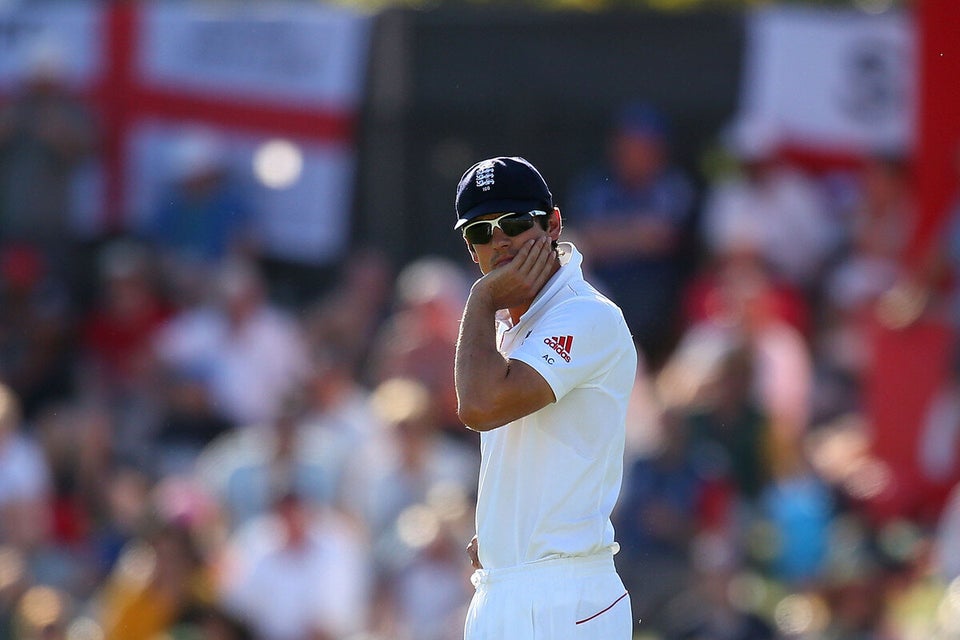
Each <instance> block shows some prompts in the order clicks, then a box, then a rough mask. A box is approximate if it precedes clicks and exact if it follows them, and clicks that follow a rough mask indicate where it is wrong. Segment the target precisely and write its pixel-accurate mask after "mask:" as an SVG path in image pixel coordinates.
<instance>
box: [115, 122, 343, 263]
mask: <svg viewBox="0 0 960 640" xmlns="http://www.w3.org/2000/svg"><path fill="white" fill-rule="evenodd" d="M194 142H197V143H199V144H195V145H193V149H194V150H193V151H189V152H188V153H187V154H184V153H183V151H182V150H183V149H184V148H185V145H191V144H193V143H194ZM271 149H279V150H278V151H274V152H273V157H272V158H267V159H266V166H264V163H263V162H260V163H259V164H258V160H259V159H260V158H261V157H262V155H260V154H263V153H267V154H270V153H271ZM127 156H128V157H129V158H130V159H131V165H130V171H131V174H132V175H133V178H134V179H133V180H131V182H130V184H129V187H128V189H127V193H126V199H127V201H128V203H129V208H130V210H131V211H133V212H135V213H134V219H133V220H132V221H131V226H132V227H133V228H136V229H141V230H145V229H147V228H148V227H149V225H150V223H151V219H152V216H153V215H155V214H156V211H157V210H158V207H159V205H160V204H161V197H163V194H164V190H165V189H166V188H167V187H168V185H169V184H170V183H171V182H172V181H174V180H176V179H177V177H178V176H180V175H182V173H183V172H184V171H188V170H190V168H191V167H190V166H189V165H194V166H196V165H197V164H201V163H213V164H216V165H218V166H221V167H222V168H223V169H225V170H226V171H227V172H228V173H229V174H230V176H231V178H232V181H233V182H234V183H235V184H236V185H237V186H238V187H239V188H240V190H241V193H242V194H243V197H244V202H246V203H247V204H248V205H249V208H250V210H251V211H252V212H253V213H254V215H255V217H256V221H255V226H256V227H257V229H258V231H259V233H258V236H259V239H260V241H261V242H262V248H263V249H264V250H265V251H266V252H267V253H268V254H269V255H273V256H277V257H281V258H284V259H289V260H295V261H298V262H304V263H323V262H326V261H328V260H332V259H335V258H336V257H337V256H338V255H339V254H340V252H342V251H343V249H344V248H345V247H346V246H347V242H348V240H349V232H350V215H349V213H350V210H351V204H352V203H351V196H352V186H353V173H354V152H353V150H352V149H349V148H345V147H343V146H336V145H334V146H331V145H326V144H322V143H317V142H311V141H291V140H285V139H271V138H270V137H269V136H254V135H250V134H245V133H242V132H238V131H231V130H229V129H223V128H215V127H202V128H197V127H184V126H183V125H182V124H172V123H169V122H160V121H152V120H146V121H142V122H141V123H140V124H138V125H137V126H136V127H135V128H134V129H133V131H132V132H131V136H130V138H129V147H128V149H127ZM188 156H189V157H188ZM265 171H266V173H265Z"/></svg>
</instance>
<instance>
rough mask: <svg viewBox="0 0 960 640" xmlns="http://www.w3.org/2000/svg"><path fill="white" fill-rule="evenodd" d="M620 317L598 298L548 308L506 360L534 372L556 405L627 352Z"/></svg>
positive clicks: (617, 311) (626, 339) (628, 344)
mask: <svg viewBox="0 0 960 640" xmlns="http://www.w3.org/2000/svg"><path fill="white" fill-rule="evenodd" d="M632 344H633V343H632V342H631V340H630V335H629V332H628V331H627V329H626V326H625V324H624V321H623V316H622V314H621V313H620V312H619V310H618V309H617V308H616V307H614V306H613V305H611V304H609V303H606V302H604V301H601V300H597V299H587V300H585V299H577V300H571V301H569V302H566V303H564V304H562V305H559V306H557V307H556V308H554V309H551V310H550V311H549V312H548V313H547V314H546V315H544V317H542V318H540V319H538V321H537V322H536V327H535V328H534V329H533V330H532V331H531V332H530V334H529V335H528V336H526V338H525V339H524V341H523V344H522V345H520V346H519V347H518V348H517V349H515V350H514V351H513V352H512V353H511V354H510V358H511V359H513V360H519V361H521V362H523V363H525V364H527V365H529V366H531V367H533V368H534V369H535V370H536V371H537V372H538V373H539V374H540V375H541V376H543V378H544V380H546V381H547V384H549V385H550V387H551V389H553V394H554V396H555V397H556V399H557V400H559V399H560V398H562V397H563V396H565V395H566V394H567V393H569V392H570V391H571V390H572V389H574V388H575V387H578V386H582V385H584V384H590V383H591V381H592V380H599V379H600V378H601V377H602V376H603V374H604V373H605V372H606V371H608V370H609V369H610V368H611V367H612V366H613V365H614V363H616V362H617V361H618V360H619V359H620V358H622V357H623V356H624V352H625V349H626V348H627V347H628V346H629V347H630V348H632Z"/></svg>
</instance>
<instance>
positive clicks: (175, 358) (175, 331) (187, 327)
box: [154, 260, 308, 427]
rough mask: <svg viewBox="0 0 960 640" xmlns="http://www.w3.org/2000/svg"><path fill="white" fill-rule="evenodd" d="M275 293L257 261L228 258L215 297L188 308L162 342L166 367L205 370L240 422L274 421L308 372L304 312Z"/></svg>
mask: <svg viewBox="0 0 960 640" xmlns="http://www.w3.org/2000/svg"><path fill="white" fill-rule="evenodd" d="M267 294H268V290H267V285H266V282H265V281H264V279H263V277H262V276H261V274H260V272H259V270H258V269H257V267H256V265H255V264H253V263H251V262H246V261H232V260H231V261H227V262H226V263H224V264H223V265H222V266H221V267H219V269H218V270H217V274H216V278H215V281H214V292H213V300H212V301H211V302H210V303H209V304H205V305H201V306H198V307H195V308H188V309H185V310H183V311H180V312H179V313H178V314H176V315H175V316H174V317H173V318H172V319H171V320H170V321H169V322H167V324H166V325H164V326H163V327H162V328H161V329H160V331H159V332H158V334H157V339H156V341H155V343H154V349H155V351H154V353H155V356H156V357H157V359H158V361H159V363H160V365H161V366H162V367H163V368H166V369H169V370H173V371H191V372H195V373H197V374H199V375H202V376H203V379H204V380H205V381H206V383H207V385H208V386H209V391H210V395H211V398H212V400H213V403H214V405H215V406H217V407H218V409H219V411H220V412H221V413H222V415H224V416H225V417H226V418H227V419H229V420H230V421H231V422H232V423H233V424H235V425H237V426H242V427H246V426H250V425H256V424H264V423H267V422H269V421H270V420H272V419H273V418H274V417H275V416H276V415H277V411H278V410H279V409H280V406H281V403H282V402H283V400H284V398H285V397H286V396H287V394H289V393H290V392H291V391H292V390H293V389H296V388H297V387H298V386H299V385H300V384H302V382H303V380H304V377H305V375H306V373H307V368H308V351H307V348H306V341H305V338H304V336H303V332H302V330H301V327H300V325H299V323H298V320H297V318H296V317H295V316H294V315H292V314H291V313H289V312H287V311H285V310H283V309H281V308H280V307H277V306H275V305H273V304H272V303H271V302H270V300H269V299H268V297H267Z"/></svg>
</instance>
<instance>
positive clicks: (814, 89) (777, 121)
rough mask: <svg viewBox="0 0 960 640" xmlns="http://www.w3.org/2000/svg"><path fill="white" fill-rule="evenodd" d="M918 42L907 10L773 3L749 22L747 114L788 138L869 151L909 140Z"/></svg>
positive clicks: (812, 144) (743, 97) (744, 101)
mask: <svg viewBox="0 0 960 640" xmlns="http://www.w3.org/2000/svg"><path fill="white" fill-rule="evenodd" d="M915 56H916V52H915V41H914V34H913V27H912V23H911V21H910V20H909V18H908V17H907V16H905V15H903V14H900V13H895V12H887V13H884V14H881V15H870V14H866V13H863V12H858V11H846V10H829V9H817V8H807V7H785V6H778V7H771V8H769V9H763V10H759V11H756V12H754V13H753V14H751V15H750V17H749V19H748V24H747V49H746V51H745V63H744V72H743V73H744V75H743V86H742V95H741V111H742V114H741V115H742V116H744V117H749V118H752V119H755V120H759V121H764V122H768V123H772V124H774V125H775V126H776V127H777V128H778V129H779V131H780V133H781V135H782V136H784V137H785V138H786V142H787V143H788V144H796V145H800V146H804V147H811V148H817V147H823V148H826V149H829V150H837V149H842V148H848V149H850V150H868V149H877V148H903V147H907V146H909V145H910V144H911V143H912V135H913V134H912V130H913V114H914V110H915V99H916V98H915V94H916V89H915V86H914V85H915V84H916V80H915V77H916V73H915V68H916V67H915Z"/></svg>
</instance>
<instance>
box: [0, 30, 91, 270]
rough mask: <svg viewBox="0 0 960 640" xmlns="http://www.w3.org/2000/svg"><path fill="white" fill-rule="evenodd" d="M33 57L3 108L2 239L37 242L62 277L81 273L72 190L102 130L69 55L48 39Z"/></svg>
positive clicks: (0, 125)
mask: <svg viewBox="0 0 960 640" xmlns="http://www.w3.org/2000/svg"><path fill="white" fill-rule="evenodd" d="M28 58H29V59H28V61H27V67H26V70H25V77H24V78H23V79H22V82H21V84H20V86H19V87H17V88H16V89H15V94H14V96H13V98H12V99H11V100H10V101H9V102H8V103H7V104H6V105H5V106H4V107H3V108H2V110H0V244H7V243H12V242H17V243H30V244H33V245H34V246H36V247H37V248H38V249H39V250H40V251H41V253H42V255H43V257H44V259H45V260H48V261H51V262H50V264H51V265H54V270H55V271H57V272H58V273H59V274H60V275H61V276H75V275H76V274H74V273H70V271H69V269H70V268H71V267H72V266H73V265H72V264H71V262H70V260H69V257H70V256H71V255H72V250H71V249H72V245H71V241H72V228H71V219H70V218H71V213H72V204H73V203H72V202H71V189H72V187H73V183H74V179H75V178H76V175H77V170H78V169H79V168H80V167H81V165H82V163H83V162H84V160H86V159H88V158H89V157H90V156H91V154H92V153H93V151H94V149H95V147H96V145H97V142H98V136H99V133H98V132H97V130H96V127H95V125H94V120H93V117H92V115H91V113H90V111H89V109H88V108H87V107H86V106H85V105H84V104H83V103H82V102H81V101H80V100H79V99H78V98H77V97H76V96H74V95H72V93H71V92H70V90H69V88H68V86H67V84H66V82H65V75H64V72H65V70H66V65H67V64H68V60H67V59H66V52H65V51H62V50H61V49H60V48H59V46H58V45H57V44H56V43H53V42H50V41H41V42H38V43H37V44H36V45H35V47H34V49H33V51H31V52H30V54H29V56H28Z"/></svg>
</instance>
